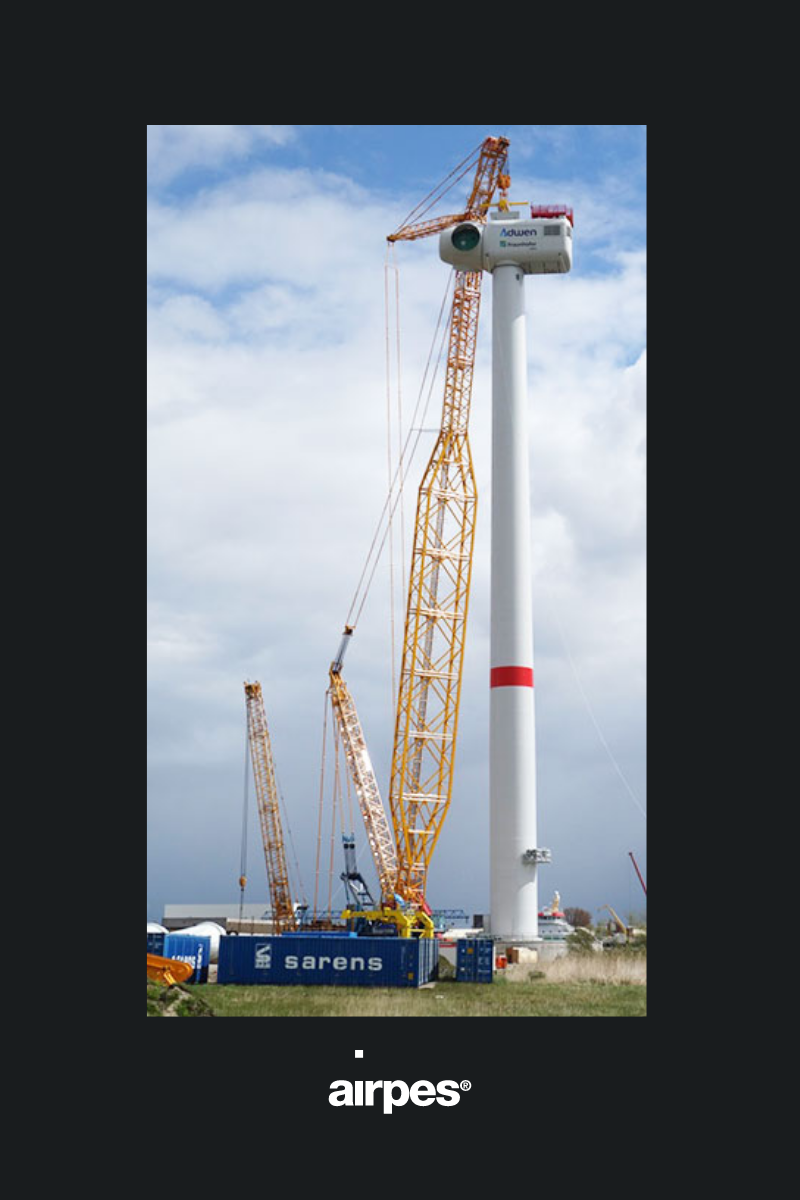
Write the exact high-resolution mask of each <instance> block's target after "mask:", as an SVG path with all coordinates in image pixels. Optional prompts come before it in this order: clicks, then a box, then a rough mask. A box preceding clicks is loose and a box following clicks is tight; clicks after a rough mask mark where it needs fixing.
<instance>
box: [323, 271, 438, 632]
mask: <svg viewBox="0 0 800 1200" xmlns="http://www.w3.org/2000/svg"><path fill="white" fill-rule="evenodd" d="M454 278H455V272H454V271H453V272H451V274H450V277H449V278H448V281H447V287H446V288H445V293H444V296H443V297H442V304H441V307H440V309H439V316H438V319H437V323H436V329H435V331H434V335H433V340H432V342H431V348H430V351H429V353H428V359H427V362H426V364H425V371H424V373H423V377H422V383H421V385H420V390H419V394H418V396H417V402H416V406H415V408H414V414H413V416H412V418H411V424H410V425H409V428H408V433H407V435H406V439H405V444H404V446H403V449H402V451H401V455H400V465H403V464H405V465H404V475H403V478H402V483H403V485H404V484H405V480H406V479H407V478H408V473H409V470H410V467H411V464H412V462H413V461H414V456H415V454H416V452H417V448H418V446H419V441H420V438H421V436H422V433H423V427H422V422H424V420H425V416H426V414H427V411H428V406H429V404H430V400H431V396H432V394H433V388H434V384H435V382H436V375H437V373H438V370H439V364H440V363H441V359H442V354H443V352H444V347H445V344H446V340H447V332H448V329H449V320H448V321H446V322H445V324H444V327H443V328H442V317H443V315H444V311H445V306H446V304H447V298H448V296H449V293H450V288H451V287H452V286H453V280H454ZM440 329H441V341H440V344H439V353H438V356H437V358H436V363H435V366H434V371H433V375H432V376H431V380H430V385H429V387H428V394H427V398H426V399H425V406H424V409H423V411H422V416H421V418H420V425H417V415H418V413H419V408H420V405H421V403H422V399H423V396H424V394H425V385H426V381H427V378H428V373H429V371H430V367H431V361H432V359H433V355H434V350H435V347H436V340H437V337H438V336H439V332H440ZM413 434H416V438H415V439H414V444H413V446H412V447H411V451H410V453H409V452H408V450H409V445H410V444H411V439H412V435H413ZM400 465H399V466H398V470H397V471H396V472H395V477H394V480H393V486H392V488H391V489H390V491H389V494H388V495H387V497H386V500H385V501H384V505H383V508H382V510H381V514H380V516H379V518H378V523H377V526H376V528H375V533H374V535H373V538H372V542H371V544H370V548H369V550H368V552H367V557H366V559H365V562H364V566H363V568H362V571H361V575H360V576H359V580H358V584H357V585H356V590H355V594H354V596H353V600H352V603H351V605H350V611H349V613H348V615H347V621H346V624H347V625H348V626H350V627H351V628H353V629H354V628H355V626H356V625H357V623H358V620H359V618H360V616H361V613H362V611H363V608H364V603H365V601H366V598H367V595H368V593H369V590H370V587H371V585H372V580H373V578H374V576H375V571H376V569H377V566H378V562H379V560H380V556H381V554H382V552H383V548H384V546H385V544H386V539H387V534H388V524H387V528H386V530H385V531H384V533H383V537H382V538H381V540H380V543H379V542H378V538H379V537H380V534H381V530H382V529H383V524H384V519H385V518H386V516H387V512H388V513H389V515H390V516H391V515H392V514H393V513H394V511H395V509H396V508H397V505H398V503H399V501H400V496H401V494H402V487H398V488H397V490H396V494H395V487H394V485H395V484H396V483H397V481H398V479H399V478H400ZM393 497H394V498H393ZM376 546H377V550H376ZM373 556H374V561H373ZM370 564H372V566H371V569H370ZM368 572H369V574H368ZM365 579H366V584H365V582H364V581H365ZM362 589H363V594H362ZM354 613H355V616H354Z"/></svg>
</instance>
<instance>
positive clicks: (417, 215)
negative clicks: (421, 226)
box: [395, 143, 482, 232]
mask: <svg viewBox="0 0 800 1200" xmlns="http://www.w3.org/2000/svg"><path fill="white" fill-rule="evenodd" d="M481 148H482V143H481V144H480V145H478V146H476V147H475V149H474V150H472V151H470V153H469V154H468V155H467V157H466V158H465V159H463V160H462V161H461V162H460V163H458V164H457V165H456V166H455V167H453V169H452V171H451V172H450V174H449V175H445V177H444V179H443V180H442V181H441V183H438V184H437V185H436V187H435V188H433V189H432V191H430V192H428V194H427V196H424V197H423V198H422V200H420V202H419V204H418V205H417V206H416V208H412V210H411V212H410V213H409V214H408V216H407V217H406V219H405V221H402V222H401V224H400V225H398V227H397V230H395V232H398V231H399V230H400V229H405V227H406V226H407V225H411V224H413V223H415V222H418V221H421V220H422V218H423V217H424V216H425V213H427V212H429V211H430V209H431V208H433V206H434V204H436V202H437V201H438V200H441V199H442V198H443V197H444V196H446V195H447V193H448V192H449V191H452V189H453V188H454V187H455V185H456V184H457V183H458V182H459V181H460V180H461V179H463V178H464V176H465V175H466V174H467V173H468V171H470V170H471V169H472V168H473V167H475V166H476V164H477V162H478V159H479V157H480V153H481ZM456 172H458V174H456ZM445 185H447V186H445Z"/></svg>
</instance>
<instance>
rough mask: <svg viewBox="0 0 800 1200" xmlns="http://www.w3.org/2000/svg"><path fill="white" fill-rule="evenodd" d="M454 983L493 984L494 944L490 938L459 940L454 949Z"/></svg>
mask: <svg viewBox="0 0 800 1200" xmlns="http://www.w3.org/2000/svg"><path fill="white" fill-rule="evenodd" d="M456 982H457V983H493V982H494V942H493V941H492V939H491V938H460V939H459V942H458V946H457V948H456Z"/></svg>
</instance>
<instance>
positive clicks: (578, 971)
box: [520, 953, 647, 984]
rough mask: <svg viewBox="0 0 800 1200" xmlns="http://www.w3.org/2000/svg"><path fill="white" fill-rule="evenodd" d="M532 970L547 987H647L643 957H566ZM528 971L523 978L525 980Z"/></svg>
mask: <svg viewBox="0 0 800 1200" xmlns="http://www.w3.org/2000/svg"><path fill="white" fill-rule="evenodd" d="M520 965H521V964H520ZM534 969H537V970H540V971H542V972H543V973H544V977H545V979H546V980H547V982H548V983H641V984H646V983H647V956H646V955H644V954H614V953H610V954H609V953H604V954H588V955H583V954H567V955H564V957H563V958H556V959H553V960H552V962H546V963H540V964H539V966H538V968H534ZM530 970H531V968H530V967H529V968H528V969H527V971H526V973H525V975H523V976H522V978H528V975H529V973H530Z"/></svg>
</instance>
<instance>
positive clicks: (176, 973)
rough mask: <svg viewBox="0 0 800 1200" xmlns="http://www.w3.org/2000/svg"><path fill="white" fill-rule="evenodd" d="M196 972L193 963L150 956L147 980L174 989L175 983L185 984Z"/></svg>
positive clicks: (148, 958)
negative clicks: (152, 980)
mask: <svg viewBox="0 0 800 1200" xmlns="http://www.w3.org/2000/svg"><path fill="white" fill-rule="evenodd" d="M193 971H194V967H193V966H192V964H191V963H187V962H181V960H180V959H178V958H162V957H161V955H160V954H148V956H147V978H148V979H154V980H155V981H156V983H164V984H166V985H167V987H172V985H173V984H175V983H185V982H186V980H187V979H188V978H189V976H190V975H191V974H192V972H193Z"/></svg>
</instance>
